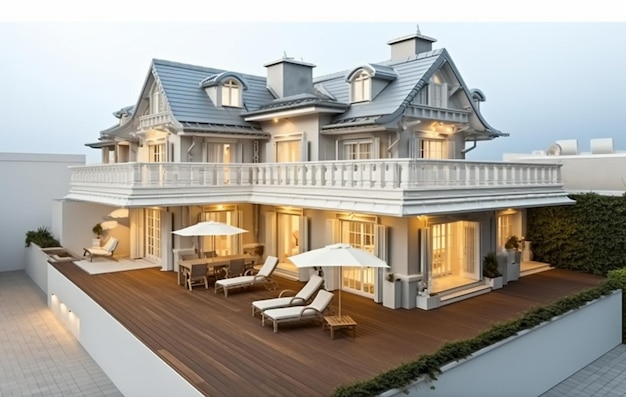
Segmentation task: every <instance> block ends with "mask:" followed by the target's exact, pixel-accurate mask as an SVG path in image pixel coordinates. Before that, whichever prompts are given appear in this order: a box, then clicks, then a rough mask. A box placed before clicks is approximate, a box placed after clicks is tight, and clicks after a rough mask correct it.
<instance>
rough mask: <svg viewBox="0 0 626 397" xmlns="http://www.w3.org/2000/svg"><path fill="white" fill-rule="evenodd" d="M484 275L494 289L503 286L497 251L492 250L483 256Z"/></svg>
mask: <svg viewBox="0 0 626 397" xmlns="http://www.w3.org/2000/svg"><path fill="white" fill-rule="evenodd" d="M483 277H484V278H485V281H486V282H487V283H488V284H489V286H491V288H492V289H499V288H502V273H500V271H499V270H498V257H497V256H496V253H495V252H490V253H488V254H487V255H485V257H484V258H483Z"/></svg>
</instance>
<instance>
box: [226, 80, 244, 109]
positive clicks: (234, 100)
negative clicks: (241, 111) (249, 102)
mask: <svg viewBox="0 0 626 397" xmlns="http://www.w3.org/2000/svg"><path fill="white" fill-rule="evenodd" d="M222 106H231V107H237V108H239V107H241V87H240V86H239V83H237V81H235V80H233V79H229V80H226V81H225V82H224V84H223V85H222Z"/></svg>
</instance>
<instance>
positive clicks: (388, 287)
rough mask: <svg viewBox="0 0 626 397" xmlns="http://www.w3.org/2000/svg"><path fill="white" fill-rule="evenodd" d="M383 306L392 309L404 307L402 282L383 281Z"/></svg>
mask: <svg viewBox="0 0 626 397" xmlns="http://www.w3.org/2000/svg"><path fill="white" fill-rule="evenodd" d="M383 306H385V307H388V308H390V309H397V308H399V307H402V282H401V281H400V280H396V281H387V280H385V281H383Z"/></svg>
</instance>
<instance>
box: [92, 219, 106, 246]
mask: <svg viewBox="0 0 626 397" xmlns="http://www.w3.org/2000/svg"><path fill="white" fill-rule="evenodd" d="M91 231H92V232H93V234H95V235H96V238H94V239H92V240H91V246H92V247H99V246H100V236H101V235H102V231H103V229H102V225H101V224H100V223H96V224H95V225H94V227H92V228H91Z"/></svg>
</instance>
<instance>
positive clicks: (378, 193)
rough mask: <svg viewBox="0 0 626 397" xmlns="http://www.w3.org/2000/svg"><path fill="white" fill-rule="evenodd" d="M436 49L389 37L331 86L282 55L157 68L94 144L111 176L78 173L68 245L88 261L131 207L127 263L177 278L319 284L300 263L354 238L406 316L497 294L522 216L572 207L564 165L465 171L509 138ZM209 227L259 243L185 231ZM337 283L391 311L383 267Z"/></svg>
mask: <svg viewBox="0 0 626 397" xmlns="http://www.w3.org/2000/svg"><path fill="white" fill-rule="evenodd" d="M435 41H436V40H435V39H433V38H430V37H427V36H424V35H422V34H421V33H420V32H419V31H418V32H417V33H415V34H411V35H408V36H405V37H401V38H398V39H395V40H391V41H389V42H388V43H387V44H388V45H389V46H390V50H391V51H390V57H389V59H387V60H384V61H375V62H372V63H366V64H356V65H346V70H344V71H340V72H337V73H333V74H330V75H325V76H314V73H313V71H314V68H315V65H314V64H311V63H308V62H304V61H298V60H295V59H292V58H286V57H284V58H281V59H278V60H276V61H273V62H269V63H267V64H265V67H266V69H267V74H266V76H253V75H249V74H244V73H240V72H238V71H236V70H222V69H216V68H212V67H200V66H194V65H186V64H181V63H176V62H170V61H165V60H158V59H155V60H153V61H152V64H151V65H150V69H149V71H148V74H147V77H146V79H145V82H144V85H143V88H142V90H141V92H140V93H139V98H138V100H137V102H136V103H134V104H133V105H131V106H128V107H124V108H122V109H120V110H119V111H117V112H115V113H114V114H115V116H116V117H117V118H118V119H119V122H118V123H117V125H115V126H113V127H111V128H108V129H106V130H104V131H102V132H101V133H100V139H99V140H98V142H97V143H91V144H88V146H90V147H92V148H94V149H98V150H101V151H102V164H97V165H87V166H82V167H73V168H72V178H71V187H70V191H69V193H68V194H67V196H66V199H65V201H64V203H63V211H62V212H63V213H62V218H63V220H64V236H62V242H63V244H64V245H65V246H67V247H68V248H71V249H75V250H77V251H79V250H80V247H81V246H83V245H84V244H87V243H86V241H87V240H88V239H89V238H90V237H91V236H90V235H89V234H90V230H91V226H92V225H93V224H94V223H95V222H100V221H101V220H103V219H105V218H111V217H110V216H109V215H112V214H119V213H120V212H122V213H124V212H125V211H126V210H127V213H125V214H124V216H125V215H127V216H128V218H126V219H125V221H122V220H121V219H120V218H117V219H116V220H114V222H113V226H112V227H111V228H110V229H109V230H108V233H109V234H110V235H115V236H116V237H118V239H119V240H120V248H118V251H117V252H119V253H121V254H122V255H125V256H128V257H130V258H145V259H148V260H150V261H154V262H155V263H157V264H159V265H161V266H162V269H163V270H176V268H177V261H178V258H179V257H180V255H182V254H184V253H187V252H194V251H198V250H201V251H216V252H217V254H218V255H227V254H233V253H241V252H243V251H244V249H245V248H250V247H257V248H258V247H262V252H263V254H262V255H264V256H266V255H274V256H277V257H278V258H279V259H280V265H279V269H278V270H277V274H280V275H282V276H284V277H291V278H294V279H300V280H306V279H307V278H308V275H309V271H308V270H307V271H303V270H302V269H297V268H296V267H295V266H293V264H291V263H290V262H289V260H288V257H289V256H291V255H293V254H296V253H299V252H304V251H307V250H309V249H313V248H319V247H322V246H324V245H327V244H330V243H336V242H344V243H349V244H352V245H354V246H356V247H360V248H362V249H365V250H368V251H370V252H373V253H374V254H376V255H378V256H379V257H381V258H382V259H384V260H386V261H387V262H388V263H389V265H390V266H391V271H392V272H393V273H394V274H395V276H396V277H398V278H399V279H400V280H401V290H402V294H401V303H400V305H401V306H402V307H404V308H415V307H424V306H423V305H421V304H419V302H420V299H424V298H429V297H431V296H435V295H436V296H438V297H439V298H440V299H438V300H437V302H436V303H435V304H434V306H437V305H440V304H445V302H446V299H445V298H446V296H447V295H450V292H454V296H455V299H460V298H459V297H458V296H459V294H460V295H461V298H462V297H463V296H462V295H463V291H466V292H468V293H467V295H465V296H467V297H469V296H471V295H472V293H476V292H477V291H478V292H484V291H485V289H488V287H487V286H486V285H485V284H484V283H483V277H482V270H481V269H482V258H483V257H484V256H485V255H486V254H487V253H488V252H492V251H497V250H500V249H502V246H503V244H504V241H505V240H506V239H507V238H508V237H509V236H511V235H513V234H515V235H520V236H521V235H523V230H524V209H525V208H529V207H536V206H548V205H562V204H566V203H570V202H571V200H569V199H568V198H567V194H566V192H565V191H564V190H563V188H562V186H561V182H560V171H559V166H558V165H548V164H528V163H527V164H523V163H511V162H479V161H467V160H465V154H466V153H467V152H468V151H470V150H472V149H473V148H475V147H476V145H478V144H483V142H485V141H490V140H492V139H495V138H500V137H506V136H507V134H506V133H503V132H501V131H499V130H497V129H496V128H494V127H492V126H491V125H489V123H488V122H487V121H486V119H485V117H484V116H483V115H482V114H481V111H480V103H481V102H483V101H485V95H484V94H483V93H482V92H481V91H480V90H478V89H470V88H469V87H468V86H467V85H466V83H465V82H464V80H463V78H462V76H461V74H460V71H459V69H458V68H457V67H456V65H455V64H454V62H453V61H452V58H451V56H450V54H449V53H448V52H447V51H446V50H445V49H433V43H434V42H435ZM119 209H124V211H119ZM115 210H118V211H117V212H114V211H115ZM202 220H216V221H220V222H225V223H229V224H232V225H234V226H238V227H241V228H243V229H246V230H248V231H249V232H248V233H245V234H242V235H236V236H223V237H218V238H216V239H209V238H204V239H198V238H191V237H179V236H176V235H173V234H172V231H174V230H177V229H179V228H182V227H185V226H188V225H191V224H194V223H196V222H198V221H202ZM339 271H340V270H338V269H326V271H325V273H324V274H325V277H326V288H327V289H330V290H335V289H338V288H341V289H342V290H344V291H346V292H351V293H355V294H360V295H363V296H366V297H370V298H371V299H373V300H374V301H376V302H380V301H381V299H382V286H383V283H384V282H385V281H384V277H385V275H384V273H383V271H381V270H375V269H364V268H343V270H341V271H342V272H343V274H342V277H341V280H343V281H342V284H343V285H338V284H339V281H338V280H340V277H339V273H337V272H339ZM470 292H471V293H470ZM450 296H451V295H450ZM432 306H433V305H430V304H429V305H428V307H432Z"/></svg>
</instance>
